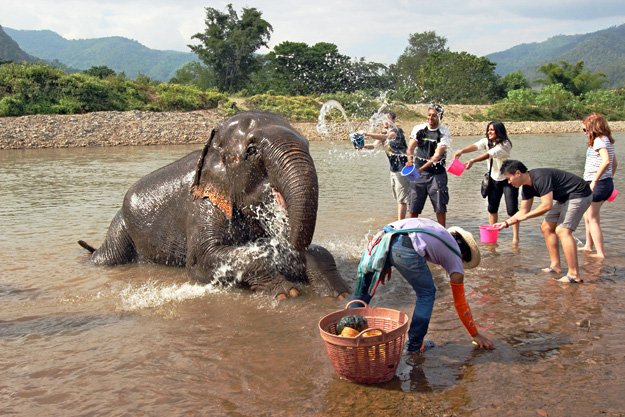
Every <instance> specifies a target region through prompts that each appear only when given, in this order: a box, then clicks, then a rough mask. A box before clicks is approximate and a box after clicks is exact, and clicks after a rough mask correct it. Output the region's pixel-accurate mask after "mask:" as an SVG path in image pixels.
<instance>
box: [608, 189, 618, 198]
mask: <svg viewBox="0 0 625 417" xmlns="http://www.w3.org/2000/svg"><path fill="white" fill-rule="evenodd" d="M617 195H618V190H617V189H616V188H615V189H614V191H612V194H610V197H608V201H614V199H615V198H616V196H617Z"/></svg>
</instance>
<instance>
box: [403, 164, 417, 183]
mask: <svg viewBox="0 0 625 417" xmlns="http://www.w3.org/2000/svg"><path fill="white" fill-rule="evenodd" d="M401 175H403V176H404V177H408V179H409V180H410V181H416V180H417V178H419V170H418V169H417V167H416V166H414V165H413V166H410V167H404V168H403V169H402V170H401Z"/></svg>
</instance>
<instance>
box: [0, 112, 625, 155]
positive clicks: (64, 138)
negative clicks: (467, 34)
mask: <svg viewBox="0 0 625 417" xmlns="http://www.w3.org/2000/svg"><path fill="white" fill-rule="evenodd" d="M417 110H418V111H419V112H420V113H423V114H425V113H424V111H423V110H425V111H427V106H424V107H423V109H421V108H419V109H417ZM477 111H479V107H478V106H448V107H447V108H446V110H445V117H444V119H443V122H444V123H443V124H444V125H445V126H447V127H448V128H449V130H450V131H451V133H452V135H454V136H467V135H483V134H484V131H485V128H486V123H483V122H465V121H462V115H463V114H471V113H476V112H477ZM224 119H225V117H224V116H222V115H221V114H220V113H218V112H215V111H209V110H202V111H194V112H186V113H171V112H166V113H153V112H142V111H128V112H97V113H89V114H80V115H54V116H51V115H37V116H22V117H2V118H0V149H32V148H68V147H86V146H138V145H168V144H192V143H198V144H201V143H205V142H206V140H207V139H208V137H209V135H210V132H211V130H212V128H213V127H214V126H215V125H217V124H218V123H219V122H221V121H222V120H224ZM424 121H425V117H424V118H423V119H422V120H415V121H402V120H399V121H398V125H399V126H401V127H402V128H403V129H404V130H405V131H407V132H410V130H411V129H412V126H413V125H414V124H416V123H421V122H424ZM580 124H581V123H580V121H569V122H514V123H513V122H508V123H506V128H507V130H508V133H509V134H510V135H514V134H535V133H571V132H580V130H581V129H580ZM293 126H294V127H295V128H296V129H298V130H299V131H300V132H301V133H302V134H303V135H304V136H306V137H307V138H308V139H309V140H311V141H315V140H328V139H334V138H337V137H338V138H347V137H348V134H349V132H348V129H347V128H344V129H340V130H338V131H335V132H334V134H333V136H334V137H329V136H327V135H321V134H319V133H318V132H317V129H316V123H293ZM610 127H611V129H612V130H613V131H625V122H611V123H610Z"/></svg>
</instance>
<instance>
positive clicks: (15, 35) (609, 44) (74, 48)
mask: <svg viewBox="0 0 625 417" xmlns="http://www.w3.org/2000/svg"><path fill="white" fill-rule="evenodd" d="M2 29H3V28H2V27H0V61H1V60H3V59H6V60H12V61H15V62H36V61H38V59H44V60H47V61H53V62H57V63H62V64H63V65H65V66H68V67H71V68H75V69H78V70H86V69H89V68H91V67H92V66H102V65H105V66H107V67H109V68H111V69H113V70H114V71H115V72H117V73H122V72H123V73H124V74H125V75H126V76H127V77H128V78H135V77H136V76H137V75H138V74H139V73H141V74H143V75H147V76H148V77H150V78H152V79H154V80H159V81H169V80H170V79H171V78H172V77H173V76H174V75H175V73H176V70H178V69H179V68H181V67H182V66H183V65H185V64H187V63H189V62H195V61H198V58H197V55H195V54H194V53H191V52H177V51H160V50H155V49H150V48H148V47H146V46H144V45H142V44H140V43H139V42H137V41H134V40H131V39H127V38H122V37H119V36H113V37H107V38H96V39H76V40H68V39H65V38H63V37H62V36H60V35H59V34H57V33H55V32H52V31H50V30H16V29H10V28H4V31H3V30H2ZM5 32H6V33H5ZM624 40H625V24H622V25H620V26H614V27H610V28H608V29H603V30H600V31H597V32H593V33H586V34H580V35H558V36H554V37H552V38H549V39H547V40H546V41H543V42H534V43H523V44H520V45H517V46H514V47H512V48H510V49H507V50H505V51H501V52H496V53H493V54H489V55H486V56H485V57H486V58H488V59H489V60H491V61H492V62H495V63H496V64H497V68H496V72H497V74H499V75H502V76H503V75H505V74H508V73H510V72H513V71H521V72H522V73H523V75H525V77H526V78H527V79H528V80H529V81H530V82H531V81H534V80H536V79H538V78H541V77H542V74H538V73H537V70H538V69H539V68H540V67H541V66H542V65H545V64H548V63H550V62H558V61H560V60H565V61H567V62H569V63H571V64H575V63H576V62H578V61H584V64H585V70H590V71H592V72H603V73H605V74H606V77H607V79H608V80H609V84H606V87H608V88H618V87H623V86H625V42H624Z"/></svg>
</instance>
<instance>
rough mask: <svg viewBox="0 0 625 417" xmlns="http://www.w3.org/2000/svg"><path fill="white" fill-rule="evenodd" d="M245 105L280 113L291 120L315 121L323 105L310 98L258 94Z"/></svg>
mask: <svg viewBox="0 0 625 417" xmlns="http://www.w3.org/2000/svg"><path fill="white" fill-rule="evenodd" d="M245 104H246V105H247V106H248V107H249V108H250V109H254V110H260V111H270V112H274V113H278V114H280V115H282V116H284V117H286V118H288V119H290V120H297V121H309V122H311V121H315V120H317V117H318V116H319V109H320V108H321V105H320V104H319V103H318V102H317V101H316V100H314V99H312V98H310V97H302V96H295V97H287V96H274V95H269V94H258V95H255V96H252V97H249V98H248V99H247V100H246V101H245Z"/></svg>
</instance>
